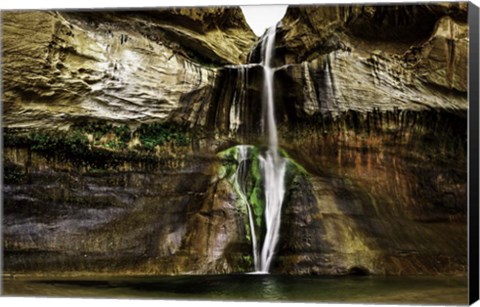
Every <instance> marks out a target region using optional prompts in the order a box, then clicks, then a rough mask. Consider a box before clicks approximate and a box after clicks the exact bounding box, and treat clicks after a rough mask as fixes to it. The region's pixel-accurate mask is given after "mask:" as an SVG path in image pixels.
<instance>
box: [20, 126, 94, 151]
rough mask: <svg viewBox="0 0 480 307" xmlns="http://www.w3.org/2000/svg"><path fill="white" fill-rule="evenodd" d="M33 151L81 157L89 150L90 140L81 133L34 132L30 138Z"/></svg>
mask: <svg viewBox="0 0 480 307" xmlns="http://www.w3.org/2000/svg"><path fill="white" fill-rule="evenodd" d="M28 138H29V141H30V148H31V149H32V150H33V151H37V152H44V153H47V154H51V153H55V152H57V153H62V154H68V155H72V156H80V155H82V154H83V153H85V152H86V151H88V150H89V143H88V138H87V137H86V135H85V134H83V133H81V132H80V131H73V132H68V131H55V132H44V131H34V132H32V133H30V134H29V136H28Z"/></svg>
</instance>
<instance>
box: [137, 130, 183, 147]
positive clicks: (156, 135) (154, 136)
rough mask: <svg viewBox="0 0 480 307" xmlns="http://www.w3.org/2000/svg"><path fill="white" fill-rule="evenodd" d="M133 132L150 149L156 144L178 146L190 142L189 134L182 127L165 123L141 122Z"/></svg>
mask: <svg viewBox="0 0 480 307" xmlns="http://www.w3.org/2000/svg"><path fill="white" fill-rule="evenodd" d="M135 134H136V135H138V137H139V139H140V142H141V143H142V145H143V147H144V148H145V149H147V150H150V151H151V150H153V149H154V148H155V146H157V145H159V146H163V145H165V144H167V143H173V144H175V145H176V146H180V147H182V146H183V147H185V146H188V145H189V144H190V136H189V135H188V133H187V132H186V131H185V130H184V129H183V128H180V127H178V126H175V125H171V124H166V123H154V124H142V125H141V126H140V127H139V128H138V129H137V130H136V131H135Z"/></svg>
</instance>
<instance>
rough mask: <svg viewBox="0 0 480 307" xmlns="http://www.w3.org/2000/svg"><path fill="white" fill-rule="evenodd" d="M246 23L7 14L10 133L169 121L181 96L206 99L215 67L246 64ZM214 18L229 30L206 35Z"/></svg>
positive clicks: (187, 16) (189, 17)
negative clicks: (88, 123)
mask: <svg viewBox="0 0 480 307" xmlns="http://www.w3.org/2000/svg"><path fill="white" fill-rule="evenodd" d="M202 12H203V11H202ZM239 14H240V13H239V11H238V9H218V10H216V9H209V10H205V14H203V15H195V10H187V11H186V12H185V11H184V10H179V11H171V10H167V11H160V12H149V14H143V15H142V14H141V13H135V12H130V13H127V12H97V13H90V12H89V13H70V12H35V11H34V12H6V13H4V14H3V27H4V31H3V32H4V35H3V46H4V49H3V61H2V62H3V63H4V65H3V75H4V78H3V91H4V110H5V116H4V126H6V127H45V126H49V127H52V128H65V127H68V126H69V125H70V124H71V123H72V121H74V120H75V119H78V118H81V117H85V118H96V119H107V120H110V121H112V122H124V123H128V124H137V123H140V122H148V121H158V120H166V119H167V118H168V117H169V115H171V113H172V112H173V111H174V110H177V109H179V108H180V107H181V100H182V99H183V97H184V96H187V95H189V94H190V93H195V92H197V91H202V92H205V91H207V92H208V90H209V88H211V87H212V85H213V83H214V79H215V76H216V71H215V69H214V68H213V67H214V66H215V65H220V64H227V63H233V64H238V63H241V62H242V61H243V60H244V57H245V54H246V52H247V50H248V48H249V45H250V44H253V39H254V35H253V34H252V32H251V30H250V29H249V28H248V26H246V24H245V22H244V20H243V16H242V15H239ZM217 15H218V16H223V15H226V16H224V18H225V19H227V20H228V22H226V21H224V20H222V19H218V21H219V24H216V23H211V24H210V28H203V27H202V26H201V25H202V24H205V23H206V22H205V19H206V20H210V18H214V17H215V16H217ZM235 17H236V18H235ZM177 19H179V20H177ZM175 22H177V26H172V25H171V24H175ZM223 26H225V27H226V28H225V29H222V27H223ZM192 50H194V51H195V52H194V51H192ZM206 63H208V64H209V65H205V64H206ZM20 114H21V115H20Z"/></svg>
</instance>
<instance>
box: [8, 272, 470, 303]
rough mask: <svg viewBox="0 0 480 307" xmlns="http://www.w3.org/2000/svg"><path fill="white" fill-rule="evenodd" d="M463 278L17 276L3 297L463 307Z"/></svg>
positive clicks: (464, 292)
mask: <svg viewBox="0 0 480 307" xmlns="http://www.w3.org/2000/svg"><path fill="white" fill-rule="evenodd" d="M467 294H468V289H467V280H466V278H465V277H450V276H448V277H446V276H442V277H437V276H435V277H378V276H348V277H325V276H283V275H249V274H246V275H182V276H158V277H151V276H147V277H145V276H143V277H140V276H135V277H105V276H104V277H91V276H89V277H74V278H73V277H71V278H65V277H62V278H48V277H42V278H38V277H35V278H34V277H20V278H15V279H11V278H8V277H6V278H4V279H3V295H7V296H37V297H91V298H93V297H94V298H99V297H100V298H158V299H195V300H221V301H283V302H338V303H343V302H345V303H347V302H348V303H404V304H441V305H447V304H455V305H458V304H467Z"/></svg>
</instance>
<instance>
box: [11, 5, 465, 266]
mask: <svg viewBox="0 0 480 307" xmlns="http://www.w3.org/2000/svg"><path fill="white" fill-rule="evenodd" d="M466 12H467V5H466V4H465V3H447V4H420V5H392V6H374V5H366V6H358V5H354V6H298V7H290V8H289V9H288V11H287V14H286V16H285V17H284V19H283V20H282V21H281V23H280V24H279V25H278V26H277V34H276V45H275V66H277V68H276V71H275V80H274V82H275V84H274V87H275V93H274V95H275V116H276V122H277V126H278V128H279V145H280V147H281V148H282V152H283V154H284V155H286V156H288V157H289V159H291V161H292V163H293V164H295V165H298V166H299V169H302V171H301V172H300V173H298V174H296V175H295V176H292V177H291V178H289V180H287V182H288V186H287V187H286V190H287V192H286V195H285V201H284V204H283V207H282V208H283V217H282V225H281V238H280V242H279V248H278V252H277V257H276V259H275V260H274V262H273V264H272V272H273V273H282V274H333V275H338V274H340V275H343V274H369V273H372V274H386V275H410V274H465V272H466V268H467V227H466V226H467V223H466V217H467V188H466V182H467V154H466V148H467V114H468V103H467V62H468V52H467V51H468V26H467V23H466V22H467V20H466ZM2 17H3V61H2V63H3V64H2V65H3V67H2V69H3V80H2V82H3V93H4V97H3V101H4V102H3V103H4V104H3V110H4V114H3V125H4V146H5V149H4V171H5V175H4V182H5V184H4V190H3V193H4V216H3V234H4V242H3V247H4V254H5V260H4V265H5V270H6V271H10V272H27V273H28V272H43V273H46V274H48V273H52V272H55V273H65V272H67V273H73V272H77V273H87V272H99V271H101V272H105V273H111V274H112V273H114V274H115V273H116V274H178V273H193V274H203V273H232V272H247V271H251V270H252V269H253V262H252V253H251V248H252V247H251V237H250V232H249V229H248V218H247V215H246V208H245V206H244V204H243V203H242V201H241V199H240V196H239V194H238V191H236V188H235V185H234V184H233V183H232V180H231V177H229V176H230V175H231V174H233V173H234V172H235V170H236V168H237V167H238V161H236V160H235V157H234V155H233V156H229V155H224V154H219V153H224V152H232V150H231V148H234V147H232V146H234V145H238V144H248V145H254V146H256V148H258V150H261V149H262V146H265V140H264V139H263V136H262V135H263V133H262V120H261V118H262V91H263V81H262V80H263V69H262V67H261V66H260V65H259V64H258V63H260V61H261V56H260V54H261V45H262V44H261V40H259V41H256V42H255V36H254V35H253V34H252V32H251V30H250V29H249V28H248V26H247V25H246V24H245V21H244V19H243V16H241V13H240V11H239V9H238V8H208V9H184V8H181V9H173V10H170V9H169V10H156V11H148V12H146V11H130V12H126V11H125V12H7V13H3V16H2ZM20 37H21V39H20ZM247 61H248V62H249V63H248V64H247V63H246V62H247ZM241 64H243V65H241ZM229 148H230V149H229ZM227 149H228V150H227ZM225 150H227V151H225ZM233 152H234V150H233ZM250 163H252V162H250ZM257 171H258V170H257ZM255 176H256V177H255V181H254V182H255V184H254V183H251V187H250V188H251V191H250V192H251V194H250V199H251V200H252V201H254V202H255V205H256V206H257V207H256V208H257V209H258V208H261V207H262V202H264V200H263V199H262V197H263V196H262V193H261V189H260V188H259V187H258V184H259V183H261V178H260V179H259V178H258V174H256V175H255ZM257 211H258V210H257ZM260 211H261V210H260ZM256 214H257V216H260V215H261V214H260V213H258V212H257V213H256ZM257 226H258V227H259V231H260V232H261V231H262V227H263V226H262V223H261V221H260V222H259V223H257Z"/></svg>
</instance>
